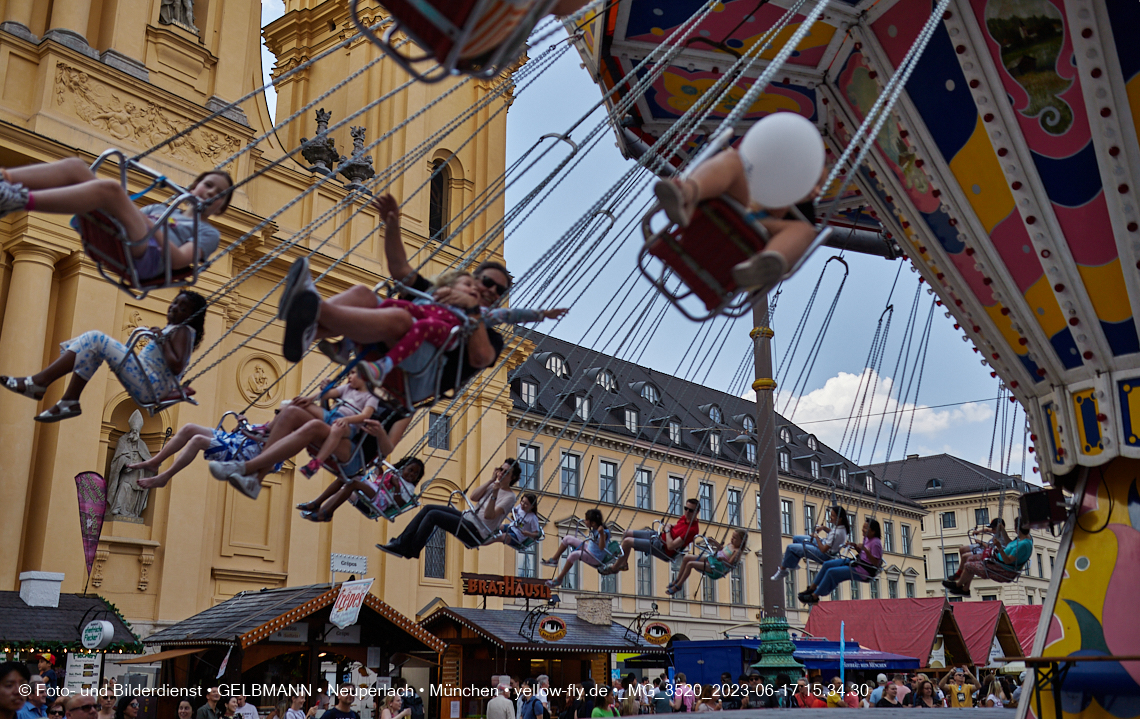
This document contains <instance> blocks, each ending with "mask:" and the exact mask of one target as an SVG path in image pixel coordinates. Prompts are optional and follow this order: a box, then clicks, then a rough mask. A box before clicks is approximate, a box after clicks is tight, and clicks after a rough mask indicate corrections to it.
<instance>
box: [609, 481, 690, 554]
mask: <svg viewBox="0 0 1140 719" xmlns="http://www.w3.org/2000/svg"><path fill="white" fill-rule="evenodd" d="M700 508H701V503H700V500H698V499H695V498H692V499H689V501H687V502H685V509H684V511H683V512H682V514H681V517H680V518H679V519H678V520H677V523H676V524H666V525H665V528H664V529H663V530H662V531H661V533H660V534H658V533H657V532H656V531H654V530H652V529H627V530H626V532H625V535H624V536H623V537H622V539H621V549H622V555H621V557H619V558H618V560H617V561H616V562H614V567H613V568H614V570H615V571H619V572H624V571H625V570H627V569H629V555H630V554H631V553H632V552H633V550H635V549H636V550H637V551H639V552H649V553H650V554H652V555H653V556H654V557H657V558H658V559H664V560H665V561H666V562H671V561H673V558H674V557H676V556H677V553H678V552H681V551H683V550H684V549H685V547H687V546H689V544H690V543H692V541H693V539H694V538H695V537H696V536H697V534H698V533H699V532H700V530H701V528H700V524H699V523H698V522H697V512H698V511H699V510H700Z"/></svg>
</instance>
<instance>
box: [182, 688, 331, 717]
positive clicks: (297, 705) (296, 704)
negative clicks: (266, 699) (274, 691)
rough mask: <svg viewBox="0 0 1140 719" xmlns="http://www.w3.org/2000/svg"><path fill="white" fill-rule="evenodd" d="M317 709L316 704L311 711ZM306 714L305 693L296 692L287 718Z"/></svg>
mask: <svg viewBox="0 0 1140 719" xmlns="http://www.w3.org/2000/svg"><path fill="white" fill-rule="evenodd" d="M211 691H214V690H211ZM315 709H316V707H315V706H314V707H313V708H312V709H310V710H309V712H310V713H312V712H313V711H315ZM198 711H199V712H201V711H202V710H201V709H199V710H198ZM305 716H306V715H305V695H304V694H296V695H294V696H293V698H291V699H290V700H289V708H288V709H286V710H285V719H305ZM195 719H201V717H195Z"/></svg>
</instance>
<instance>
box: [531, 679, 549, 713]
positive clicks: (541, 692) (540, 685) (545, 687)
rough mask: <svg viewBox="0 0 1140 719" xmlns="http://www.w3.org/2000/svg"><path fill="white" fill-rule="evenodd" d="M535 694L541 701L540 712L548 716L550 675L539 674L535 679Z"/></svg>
mask: <svg viewBox="0 0 1140 719" xmlns="http://www.w3.org/2000/svg"><path fill="white" fill-rule="evenodd" d="M535 686H536V689H535V692H534V693H535V696H537V697H538V700H539V701H540V702H542V714H543V716H546V717H549V716H550V715H551V711H550V677H548V676H547V675H545V674H539V675H538V679H536V680H535Z"/></svg>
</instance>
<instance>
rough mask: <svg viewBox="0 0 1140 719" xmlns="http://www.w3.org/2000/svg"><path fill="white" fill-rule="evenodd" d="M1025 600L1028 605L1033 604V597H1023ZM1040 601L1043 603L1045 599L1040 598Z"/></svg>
mask: <svg viewBox="0 0 1140 719" xmlns="http://www.w3.org/2000/svg"><path fill="white" fill-rule="evenodd" d="M1025 599H1026V601H1027V603H1029V604H1033V595H1028V596H1026V597H1025ZM1041 601H1042V602H1044V601H1045V597H1042V598H1041Z"/></svg>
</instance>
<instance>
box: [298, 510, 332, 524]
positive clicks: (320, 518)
mask: <svg viewBox="0 0 1140 719" xmlns="http://www.w3.org/2000/svg"><path fill="white" fill-rule="evenodd" d="M301 519H307V520H309V521H310V522H331V521H332V515H331V514H325V513H323V512H321V510H319V509H318V510H317V511H315V512H301Z"/></svg>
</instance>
